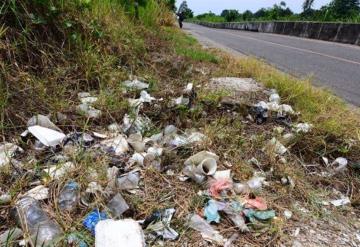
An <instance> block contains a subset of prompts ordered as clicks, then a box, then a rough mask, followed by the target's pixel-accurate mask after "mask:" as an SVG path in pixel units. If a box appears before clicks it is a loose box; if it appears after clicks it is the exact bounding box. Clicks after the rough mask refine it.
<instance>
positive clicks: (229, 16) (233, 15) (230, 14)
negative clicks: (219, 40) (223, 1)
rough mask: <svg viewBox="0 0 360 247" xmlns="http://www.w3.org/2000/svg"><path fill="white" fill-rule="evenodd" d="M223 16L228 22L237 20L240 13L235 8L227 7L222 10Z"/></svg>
mask: <svg viewBox="0 0 360 247" xmlns="http://www.w3.org/2000/svg"><path fill="white" fill-rule="evenodd" d="M220 16H221V17H224V18H225V20H226V21H227V22H232V21H235V20H236V19H238V18H239V17H240V14H239V12H238V11H237V10H235V9H225V10H223V11H222V12H221V15H220Z"/></svg>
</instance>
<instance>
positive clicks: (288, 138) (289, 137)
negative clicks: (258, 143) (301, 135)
mask: <svg viewBox="0 0 360 247" xmlns="http://www.w3.org/2000/svg"><path fill="white" fill-rule="evenodd" d="M295 139H296V136H295V135H294V134H293V133H286V134H284V135H283V136H282V137H281V143H282V144H284V145H286V146H287V145H289V144H291V143H292V142H294V141H295Z"/></svg>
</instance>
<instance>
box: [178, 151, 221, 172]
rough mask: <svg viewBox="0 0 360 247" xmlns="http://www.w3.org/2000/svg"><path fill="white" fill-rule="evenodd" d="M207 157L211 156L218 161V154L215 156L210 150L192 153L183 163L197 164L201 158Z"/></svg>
mask: <svg viewBox="0 0 360 247" xmlns="http://www.w3.org/2000/svg"><path fill="white" fill-rule="evenodd" d="M209 158H212V159H214V160H215V161H219V156H217V155H216V154H214V153H212V152H208V151H201V152H199V153H197V154H194V155H193V156H191V157H190V158H188V159H187V160H186V161H185V163H184V164H185V165H199V164H200V163H201V162H202V161H203V160H205V159H209ZM214 173H215V172H214Z"/></svg>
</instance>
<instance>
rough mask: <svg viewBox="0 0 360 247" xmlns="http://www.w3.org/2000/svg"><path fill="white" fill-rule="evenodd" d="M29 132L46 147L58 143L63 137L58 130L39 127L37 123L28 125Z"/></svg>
mask: <svg viewBox="0 0 360 247" xmlns="http://www.w3.org/2000/svg"><path fill="white" fill-rule="evenodd" d="M28 130H29V132H30V133H31V134H32V135H33V136H35V137H36V139H38V140H39V141H40V142H41V143H42V144H43V145H45V146H47V147H54V146H56V145H59V144H60V143H61V142H62V141H63V140H64V139H65V137H66V136H65V135H64V134H63V133H61V132H59V131H56V130H52V129H48V128H44V127H41V126H39V125H35V126H30V127H28Z"/></svg>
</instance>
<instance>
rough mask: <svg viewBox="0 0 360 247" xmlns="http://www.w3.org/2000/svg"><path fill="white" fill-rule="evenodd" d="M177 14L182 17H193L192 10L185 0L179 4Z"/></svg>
mask: <svg viewBox="0 0 360 247" xmlns="http://www.w3.org/2000/svg"><path fill="white" fill-rule="evenodd" d="M178 16H179V18H182V19H191V18H193V17H194V12H193V11H192V10H191V9H190V8H189V7H188V5H187V2H186V1H183V2H182V3H181V4H180V7H179V10H178Z"/></svg>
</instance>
